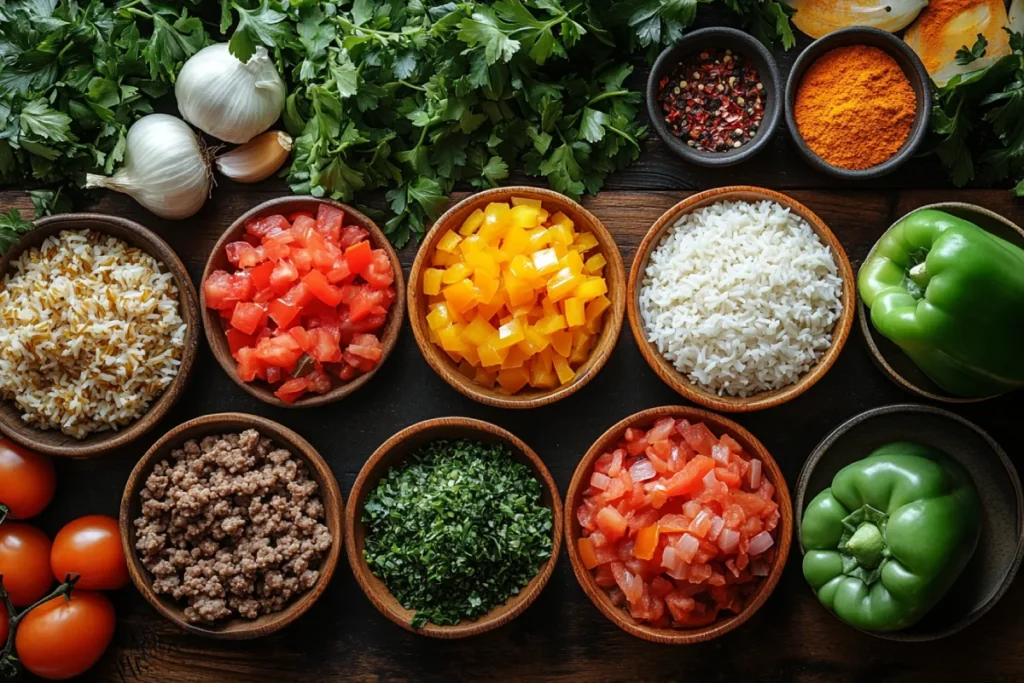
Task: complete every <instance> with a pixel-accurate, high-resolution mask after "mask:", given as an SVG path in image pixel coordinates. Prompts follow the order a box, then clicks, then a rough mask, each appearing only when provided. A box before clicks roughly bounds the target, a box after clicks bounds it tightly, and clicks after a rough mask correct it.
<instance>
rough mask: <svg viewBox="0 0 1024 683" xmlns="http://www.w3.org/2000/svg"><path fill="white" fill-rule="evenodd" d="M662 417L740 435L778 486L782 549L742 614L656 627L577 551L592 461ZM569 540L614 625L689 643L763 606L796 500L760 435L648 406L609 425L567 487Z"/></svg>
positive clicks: (590, 592) (788, 537) (778, 569)
mask: <svg viewBox="0 0 1024 683" xmlns="http://www.w3.org/2000/svg"><path fill="white" fill-rule="evenodd" d="M663 417H672V418H674V419H677V420H678V419H687V420H690V421H691V422H703V423H704V424H706V425H707V426H708V429H710V430H711V431H712V432H713V433H714V434H715V435H716V436H721V435H722V434H728V435H729V436H731V437H733V438H734V439H736V440H737V441H738V442H739V443H740V445H741V446H743V449H744V450H745V451H746V452H747V453H749V454H750V455H752V456H754V457H756V458H759V459H760V460H761V462H762V465H763V471H764V475H765V476H767V477H768V480H769V481H770V482H771V483H772V484H773V485H774V486H775V502H776V503H778V505H779V513H780V514H781V515H782V518H781V519H780V520H779V525H778V526H777V527H776V533H775V542H776V544H777V547H778V552H777V553H776V556H775V561H774V562H773V563H772V568H771V571H770V573H769V574H768V576H766V577H764V580H763V581H761V583H760V585H759V586H758V587H757V592H756V593H754V594H753V595H752V596H751V597H750V598H749V599H748V602H747V605H746V607H745V608H744V609H743V611H742V612H740V613H739V614H735V615H731V616H727V617H723V618H720V619H719V620H718V621H716V622H714V623H713V624H709V625H707V626H702V627H699V628H691V629H677V628H657V627H654V626H650V625H648V624H641V623H639V622H638V621H636V620H635V619H633V617H632V616H630V614H629V612H628V611H626V610H624V609H622V608H621V607H617V606H616V605H615V604H613V603H612V600H611V598H610V597H609V596H608V593H606V592H605V591H604V589H603V588H601V587H600V586H598V585H597V583H596V582H595V581H594V577H593V576H592V575H591V573H590V570H588V569H587V568H586V567H584V566H583V560H582V559H581V558H580V553H579V546H578V544H579V540H580V536H581V535H582V528H581V527H580V523H579V521H578V520H577V518H576V510H577V509H578V508H579V506H580V505H581V504H582V503H583V492H584V491H586V490H587V488H589V486H590V475H591V474H592V473H593V468H594V463H595V462H596V461H597V459H598V458H599V457H601V455H602V454H604V453H606V452H608V451H611V450H613V449H614V447H615V444H616V443H618V442H619V440H620V439H622V436H623V433H624V432H625V431H626V428H627V427H637V428H640V429H647V428H650V427H651V426H653V425H654V423H655V422H657V421H658V420H659V419H661V418H663ZM564 517H565V542H566V548H567V549H568V551H569V560H570V561H571V562H572V570H573V572H574V573H575V574H576V579H577V580H578V581H579V583H580V586H581V587H582V588H583V592H584V593H586V594H587V597H589V598H590V601H591V602H593V603H594V606H595V607H597V609H599V610H601V612H602V613H603V614H604V615H605V616H606V617H608V619H610V620H611V621H612V623H614V624H615V625H616V626H618V627H619V628H621V629H622V630H623V631H625V632H626V633H629V634H631V635H634V636H637V637H638V638H643V639H644V640H650V641H652V642H655V643H664V644H666V645H689V644H692V643H702V642H705V641H708V640H711V639H712V638H717V637H719V636H722V635H725V634H726V633H728V632H729V631H732V630H733V629H736V628H738V627H739V626H740V625H741V624H743V623H744V622H745V621H747V620H748V619H750V617H752V616H753V615H754V613H755V612H756V611H757V610H759V609H760V608H761V605H763V604H764V603H765V601H766V600H767V599H768V596H770V595H771V594H772V591H774V590H775V586H776V585H778V583H779V579H780V578H781V577H782V571H783V569H785V567H786V558H787V557H788V556H789V546H790V544H791V543H792V541H793V505H792V503H791V502H790V497H789V488H788V487H787V486H786V479H785V477H783V476H782V470H780V469H779V466H778V464H777V463H776V462H775V460H774V458H772V456H771V455H770V454H769V453H768V449H766V448H765V447H764V445H763V444H762V443H761V442H760V441H758V440H757V438H756V437H755V436H754V435H753V434H751V433H750V432H748V431H747V430H746V429H744V428H743V427H741V426H740V425H738V424H736V423H735V422H733V421H732V420H729V419H727V418H725V417H722V416H721V415H716V414H715V413H711V412H708V411H706V410H700V409H699V408H689V407H684V406H662V407H660V408H650V409H648V410H644V411H641V412H639V413H636V414H635V415H630V416H629V417H627V418H626V419H624V420H622V421H621V422H619V423H618V424H616V425H614V426H613V427H611V428H610V429H609V430H608V431H606V432H605V433H604V434H602V435H601V436H600V437H599V438H598V439H597V441H595V442H594V445H593V446H591V447H590V450H588V451H587V453H586V455H584V456H583V459H582V460H580V463H579V465H577V466H576V471H575V472H574V473H573V475H572V481H571V482H570V483H569V492H568V493H567V494H566V496H565V513H564Z"/></svg>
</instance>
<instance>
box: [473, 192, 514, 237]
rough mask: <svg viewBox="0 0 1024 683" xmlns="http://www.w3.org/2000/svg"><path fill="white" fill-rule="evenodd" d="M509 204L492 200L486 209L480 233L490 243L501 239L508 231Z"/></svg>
mask: <svg viewBox="0 0 1024 683" xmlns="http://www.w3.org/2000/svg"><path fill="white" fill-rule="evenodd" d="M509 211H511V209H510V208H509V205H508V204H505V203H503V202H491V203H490V204H488V205H487V208H485V209H484V224H483V225H482V226H480V230H479V235H480V236H481V237H482V238H484V240H485V241H486V242H488V243H493V242H494V241H496V240H498V239H500V238H501V237H503V236H504V235H505V233H506V232H507V231H508V228H509V223H508V213H509Z"/></svg>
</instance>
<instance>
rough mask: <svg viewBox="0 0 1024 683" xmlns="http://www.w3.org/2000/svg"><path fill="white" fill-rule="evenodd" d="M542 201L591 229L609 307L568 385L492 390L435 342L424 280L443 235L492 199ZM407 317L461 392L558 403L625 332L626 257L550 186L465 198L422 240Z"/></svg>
mask: <svg viewBox="0 0 1024 683" xmlns="http://www.w3.org/2000/svg"><path fill="white" fill-rule="evenodd" d="M514 197H515V198H523V199H527V200H534V201H540V202H541V204H542V206H543V208H544V209H545V210H547V211H549V212H550V213H551V214H554V213H556V212H559V211H560V212H562V213H563V214H565V215H566V216H568V217H569V219H571V220H572V222H573V223H574V224H575V230H576V232H578V233H583V232H589V233H591V234H592V235H593V236H594V237H595V238H596V239H597V243H598V245H597V249H598V250H599V251H600V253H601V255H602V256H604V258H605V260H606V261H607V263H606V265H605V267H604V271H603V273H602V276H603V277H604V279H605V282H606V284H607V289H608V291H607V293H606V294H605V296H606V297H607V298H608V299H609V300H610V301H611V306H610V307H609V308H608V309H607V310H606V311H604V314H603V315H604V322H603V326H602V328H601V332H600V334H598V335H597V338H596V339H595V340H594V345H593V348H592V350H591V352H590V356H589V357H588V358H587V360H586V361H585V362H584V363H583V364H582V365H580V366H579V367H578V368H577V369H576V373H575V377H573V378H572V379H571V380H570V381H568V382H567V383H566V384H562V385H560V386H559V385H556V386H555V387H554V388H552V389H536V388H532V387H530V386H529V385H527V386H525V387H524V388H522V389H520V390H519V391H517V392H515V393H511V394H509V393H504V392H502V391H499V390H498V387H497V386H495V387H494V388H489V387H486V386H483V385H482V384H478V383H477V382H475V381H474V379H473V378H471V377H468V376H466V375H465V374H463V373H462V372H460V370H459V366H458V364H457V363H456V362H455V361H454V360H453V359H452V358H451V357H450V356H449V355H448V353H446V352H445V351H444V350H443V349H442V348H441V347H440V346H438V345H437V344H435V343H434V342H433V341H431V330H430V326H429V325H428V322H427V314H428V307H429V300H428V299H429V298H428V296H427V295H426V294H424V291H423V289H424V288H423V278H424V274H425V272H426V270H427V269H428V268H430V267H431V259H432V258H433V255H434V253H435V251H436V250H437V247H438V244H439V243H440V241H441V238H442V237H444V236H445V234H447V233H448V232H449V231H450V230H454V231H458V229H459V227H460V226H461V225H462V224H463V222H464V221H465V220H466V218H467V217H469V216H470V214H472V213H473V212H474V211H476V210H477V209H480V210H483V209H484V208H485V207H486V206H487V205H488V204H490V203H492V202H510V201H511V200H512V199H513V198H514ZM408 308H409V320H410V324H411V326H412V331H413V335H414V336H415V337H416V344H417V345H418V346H419V347H420V351H421V352H422V353H423V357H424V358H425V359H426V361H427V363H428V364H429V365H430V367H431V368H433V370H434V372H436V373H437V374H438V375H440V376H441V378H442V379H443V380H444V381H445V382H447V383H448V384H449V385H450V386H451V387H452V388H454V389H455V390H456V391H458V392H459V393H461V394H462V395H464V396H466V397H468V398H471V399H473V400H474V401H478V402H480V403H484V404H487V405H492V406H496V407H499V408H521V409H522V408H535V407H538V406H543V405H547V404H550V403H554V402H555V401H559V400H561V399H563V398H566V397H567V396H570V395H572V394H573V393H575V392H576V391H578V390H580V389H581V388H583V386H584V385H586V384H587V383H588V382H589V381H590V380H591V379H593V378H594V377H595V376H596V375H597V373H598V372H599V371H600V370H601V368H603V367H604V365H605V363H606V362H607V361H608V358H609V357H610V356H611V353H612V351H613V350H614V348H615V344H616V342H617V341H618V338H619V332H620V331H621V330H622V322H623V318H624V317H625V309H626V271H625V267H624V266H623V262H622V255H621V254H620V253H619V248H618V246H617V245H616V244H615V239H614V238H613V237H612V235H611V233H610V232H608V229H607V228H606V227H605V226H604V224H603V223H601V221H600V220H599V219H598V218H597V217H596V216H594V215H593V214H592V213H590V212H589V211H587V210H586V209H584V208H583V207H582V206H580V205H579V204H578V203H576V202H574V201H573V200H571V199H569V198H568V197H566V196H564V195H561V194H559V193H557V192H553V191H551V190H548V189H543V188H536V187H502V188H496V189H493V190H485V191H483V192H478V193H476V194H474V195H471V196H469V197H467V198H466V199H463V200H462V201H460V202H459V203H457V204H456V205H455V206H453V207H452V208H451V209H449V210H448V211H447V212H446V213H445V214H444V215H443V216H441V217H440V218H438V219H437V222H435V223H434V226H433V227H432V228H431V229H430V231H429V232H428V233H427V235H426V236H425V237H424V238H423V243H422V245H421V246H420V249H419V252H418V253H417V254H416V260H415V261H414V262H413V265H412V270H411V271H410V273H409V285H408Z"/></svg>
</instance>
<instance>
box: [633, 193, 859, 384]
mask: <svg viewBox="0 0 1024 683" xmlns="http://www.w3.org/2000/svg"><path fill="white" fill-rule="evenodd" d="M842 289H843V281H842V279H841V278H840V277H839V274H838V269H837V268H836V263H835V260H834V259H833V257H832V252H831V250H830V249H829V248H828V246H826V245H825V244H823V243H822V242H821V240H820V239H819V238H818V235H817V234H816V233H815V232H814V231H813V230H812V229H811V226H810V225H808V224H807V221H805V220H803V219H802V218H800V217H799V216H796V215H793V214H792V213H790V211H789V209H787V208H785V207H783V206H781V205H779V204H777V203H775V202H770V201H761V202H756V203H749V202H719V203H717V204H713V205H710V206H707V207H704V208H701V209H697V210H696V211H693V212H691V213H688V214H686V215H684V216H682V217H681V218H680V219H679V221H677V222H676V224H675V225H673V226H672V227H670V228H669V229H668V231H666V233H665V236H664V237H663V239H662V241H661V243H660V244H659V245H658V246H657V247H656V248H655V249H654V250H653V251H652V252H651V257H650V260H649V262H648V265H647V270H646V271H645V273H644V279H643V283H642V286H641V289H640V297H639V298H640V313H641V316H642V318H643V323H644V331H645V332H646V335H647V340H648V341H649V342H650V343H651V344H653V345H654V346H655V347H656V348H657V350H658V352H659V353H660V354H661V355H662V356H663V357H664V358H665V359H666V360H668V361H669V362H670V363H672V364H673V365H674V366H675V368H676V370H678V371H679V372H680V373H682V374H683V375H685V376H686V377H687V378H689V380H690V381H691V382H693V383H694V384H696V385H698V386H700V387H701V388H703V389H705V390H707V391H711V392H714V393H716V394H718V395H719V396H722V395H729V396H740V397H747V396H752V395H754V394H758V393H761V392H764V391H772V390H775V389H781V388H782V387H785V386H789V385H791V384H794V383H796V382H797V381H798V380H799V379H800V377H801V376H803V375H804V374H805V373H806V372H808V371H809V370H810V369H811V368H812V367H814V365H815V364H816V363H817V362H818V360H819V359H820V358H821V356H822V354H823V353H824V352H825V351H826V350H828V348H829V346H831V344H832V330H833V328H834V326H835V323H836V321H837V320H838V319H839V315H840V313H841V312H842Z"/></svg>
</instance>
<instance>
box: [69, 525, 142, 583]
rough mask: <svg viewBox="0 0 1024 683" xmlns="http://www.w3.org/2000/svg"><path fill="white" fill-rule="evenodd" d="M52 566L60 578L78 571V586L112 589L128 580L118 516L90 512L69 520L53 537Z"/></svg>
mask: <svg viewBox="0 0 1024 683" xmlns="http://www.w3.org/2000/svg"><path fill="white" fill-rule="evenodd" d="M50 566H51V567H52V569H53V575H54V577H55V578H56V579H57V580H58V581H63V580H64V578H65V577H66V576H67V575H68V574H79V575H80V576H81V578H80V579H79V580H78V583H76V584H75V587H76V588H84V589H86V590H102V591H112V590H117V589H118V588H124V586H125V585H126V584H127V583H128V564H127V562H125V559H124V552H123V551H122V550H121V533H120V530H119V529H118V526H117V520H116V519H114V518H112V517H107V516H106V515H88V516H86V517H81V518H79V519H76V520H75V521H73V522H70V523H68V524H67V525H66V526H65V527H64V528H63V529H61V530H60V531H59V532H58V533H57V535H56V536H55V537H54V539H53V550H52V551H50Z"/></svg>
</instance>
